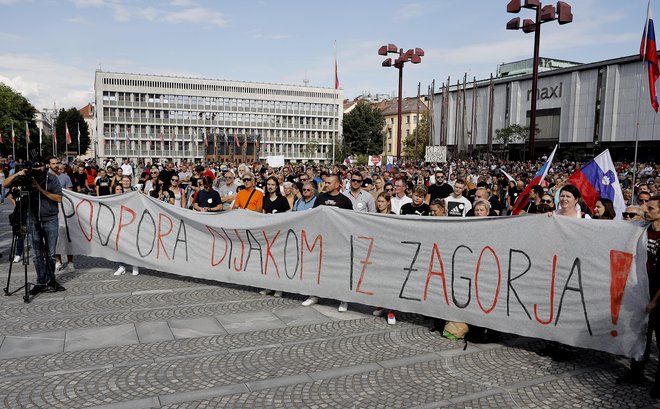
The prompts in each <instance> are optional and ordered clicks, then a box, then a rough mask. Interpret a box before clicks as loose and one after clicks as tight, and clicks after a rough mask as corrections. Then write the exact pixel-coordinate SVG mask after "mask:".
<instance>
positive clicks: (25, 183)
mask: <svg viewBox="0 0 660 409" xmlns="http://www.w3.org/2000/svg"><path fill="white" fill-rule="evenodd" d="M28 165H29V166H26V165H17V166H16V172H20V171H22V170H24V171H25V175H20V176H18V177H16V178H14V182H13V183H12V185H11V188H12V189H19V190H21V191H30V190H31V189H32V181H33V180H34V181H37V183H39V182H41V181H42V180H43V179H44V177H46V171H45V170H44V169H42V167H43V166H44V161H43V160H42V159H41V158H35V159H34V160H32V162H30V163H29V164H28Z"/></svg>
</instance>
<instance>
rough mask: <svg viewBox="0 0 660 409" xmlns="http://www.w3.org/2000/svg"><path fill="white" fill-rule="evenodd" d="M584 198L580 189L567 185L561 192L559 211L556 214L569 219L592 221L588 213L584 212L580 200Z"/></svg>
mask: <svg viewBox="0 0 660 409" xmlns="http://www.w3.org/2000/svg"><path fill="white" fill-rule="evenodd" d="M581 197H582V195H581V193H580V189H578V188H577V187H575V186H573V185H565V186H564V187H562V188H561V190H560V192H559V209H557V211H556V214H558V215H561V216H568V217H580V218H583V219H591V216H589V215H588V214H587V213H585V212H583V211H582V207H581V206H580V205H579V203H578V202H579V200H580V198H581Z"/></svg>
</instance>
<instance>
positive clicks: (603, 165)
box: [568, 149, 626, 219]
mask: <svg viewBox="0 0 660 409" xmlns="http://www.w3.org/2000/svg"><path fill="white" fill-rule="evenodd" d="M568 183H570V184H572V185H574V186H575V187H577V188H578V189H580V193H581V194H582V200H584V202H585V203H586V204H587V206H589V208H590V209H591V210H592V211H593V210H594V206H595V205H596V201H598V199H609V200H611V201H612V202H613V203H614V210H615V211H616V217H615V218H616V219H622V216H623V212H624V211H625V210H626V202H625V201H624V200H623V192H622V191H621V185H620V184H619V179H618V178H617V174H616V169H615V168H614V163H612V157H611V156H610V151H609V150H607V149H606V150H605V151H604V152H603V153H601V154H600V155H598V156H596V157H595V158H593V159H592V160H591V161H590V162H589V163H587V164H585V165H584V166H582V168H580V169H579V170H578V171H576V172H575V173H573V174H572V175H571V176H570V177H569V178H568Z"/></svg>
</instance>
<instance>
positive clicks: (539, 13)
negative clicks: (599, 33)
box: [506, 0, 573, 160]
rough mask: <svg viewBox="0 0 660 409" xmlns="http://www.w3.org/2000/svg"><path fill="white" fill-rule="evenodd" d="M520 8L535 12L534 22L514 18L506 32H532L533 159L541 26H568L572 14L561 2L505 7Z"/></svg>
mask: <svg viewBox="0 0 660 409" xmlns="http://www.w3.org/2000/svg"><path fill="white" fill-rule="evenodd" d="M521 8H526V9H532V10H534V11H535V14H536V18H535V19H534V20H530V19H527V18H526V19H525V20H523V23H522V25H521V24H520V17H515V18H512V19H511V20H509V22H508V23H506V29H507V30H522V31H523V32H524V33H531V32H534V60H533V63H532V64H533V67H532V95H531V97H532V103H531V107H530V111H531V112H530V118H529V158H530V159H531V160H533V159H534V145H535V143H534V142H535V137H536V101H537V99H538V95H537V94H538V82H539V46H540V43H541V24H543V23H547V22H548V21H553V20H557V22H558V23H559V24H561V25H563V24H568V23H570V22H572V21H573V13H571V6H570V5H569V4H568V3H566V2H563V1H558V2H557V7H556V8H555V6H553V5H549V6H542V5H541V2H540V0H525V3H524V4H521V0H511V1H509V3H508V4H507V5H506V11H507V13H519V12H520V9H521Z"/></svg>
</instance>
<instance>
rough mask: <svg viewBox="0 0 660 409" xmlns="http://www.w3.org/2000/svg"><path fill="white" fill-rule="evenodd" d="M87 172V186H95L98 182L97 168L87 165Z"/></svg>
mask: <svg viewBox="0 0 660 409" xmlns="http://www.w3.org/2000/svg"><path fill="white" fill-rule="evenodd" d="M85 174H86V175H87V186H94V185H95V184H96V169H94V168H93V167H91V166H89V165H87V166H85Z"/></svg>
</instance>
